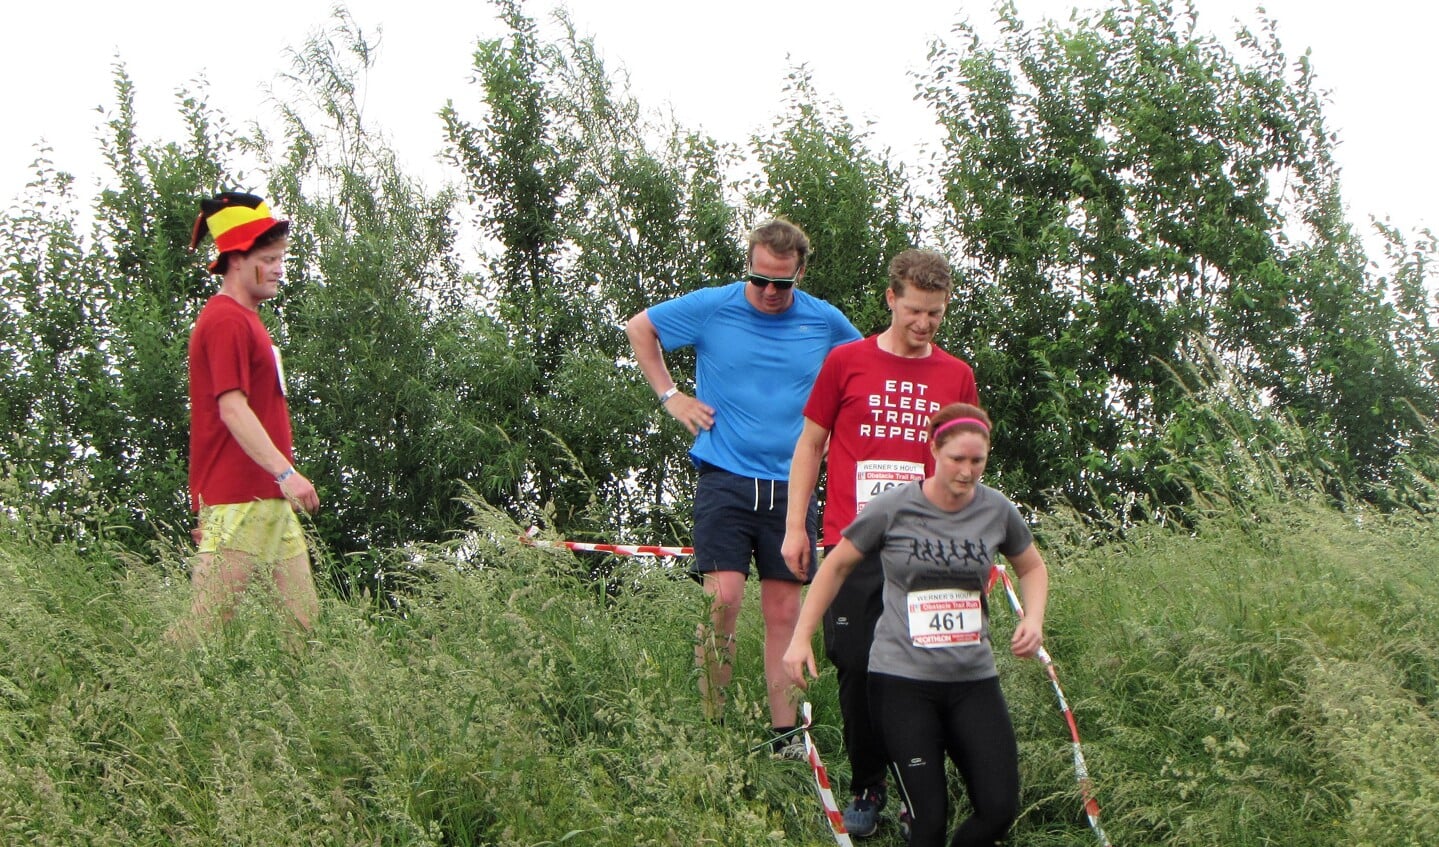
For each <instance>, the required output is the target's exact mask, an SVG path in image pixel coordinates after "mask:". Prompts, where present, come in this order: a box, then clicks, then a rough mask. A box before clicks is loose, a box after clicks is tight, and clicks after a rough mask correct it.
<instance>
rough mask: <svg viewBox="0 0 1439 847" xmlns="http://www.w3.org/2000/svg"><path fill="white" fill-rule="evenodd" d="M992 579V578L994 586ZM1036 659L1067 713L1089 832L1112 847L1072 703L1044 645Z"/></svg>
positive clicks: (1020, 611) (1008, 585) (1015, 598)
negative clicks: (1101, 821)
mask: <svg viewBox="0 0 1439 847" xmlns="http://www.w3.org/2000/svg"><path fill="white" fill-rule="evenodd" d="M994 569H995V570H996V571H998V572H999V576H1000V579H1002V580H1003V581H1004V593H1005V594H1006V595H1008V597H1009V605H1010V606H1011V607H1012V608H1013V609H1014V614H1015V616H1016V617H1020V618H1023V617H1024V607H1023V606H1022V605H1020V602H1019V595H1018V594H1016V593H1015V592H1014V583H1013V582H1011V581H1010V579H1009V571H1008V570H1007V569H1006V568H1005V566H1004V565H1002V564H1000V563H998V562H995V564H994ZM992 581H993V576H992V575H991V582H992ZM1035 656H1036V657H1037V658H1038V659H1039V661H1040V662H1041V663H1042V664H1043V665H1044V672H1045V673H1046V674H1048V675H1049V682H1050V683H1051V684H1052V685H1053V686H1054V695H1055V696H1056V697H1058V698H1059V710H1060V711H1061V712H1063V713H1064V720H1065V722H1067V723H1068V724H1069V737H1070V739H1072V742H1073V743H1072V747H1073V749H1074V778H1075V780H1076V781H1077V782H1078V783H1079V793H1080V795H1081V796H1082V797H1083V798H1084V813H1085V815H1086V816H1087V817H1088V818H1089V828H1090V829H1092V830H1094V834H1095V836H1096V837H1098V838H1099V843H1100V844H1101V845H1103V847H1112V845H1111V844H1110V843H1109V837H1108V836H1106V835H1105V834H1104V827H1102V826H1100V825H1099V801H1097V800H1095V799H1094V783H1093V782H1091V781H1090V779H1089V768H1088V767H1086V766H1085V764H1084V751H1083V750H1081V749H1080V747H1079V725H1078V724H1077V723H1075V720H1074V712H1073V711H1072V710H1071V709H1070V708H1069V701H1068V700H1066V699H1065V698H1064V689H1062V688H1060V687H1059V675H1058V674H1056V673H1055V672H1054V662H1053V660H1051V659H1050V658H1049V653H1048V652H1046V651H1045V649H1044V647H1043V645H1041V646H1040V648H1039V650H1038V652H1036V653H1035Z"/></svg>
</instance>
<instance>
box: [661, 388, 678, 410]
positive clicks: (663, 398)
mask: <svg viewBox="0 0 1439 847" xmlns="http://www.w3.org/2000/svg"><path fill="white" fill-rule="evenodd" d="M678 393H680V387H679V386H678V385H671V386H670V387H669V390H668V391H666V392H665V393H663V394H661V395H660V405H661V406H663V405H664V404H666V403H668V402H669V401H670V398H671V397H673V396H675V395H676V394H678Z"/></svg>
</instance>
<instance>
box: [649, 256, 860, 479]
mask: <svg viewBox="0 0 1439 847" xmlns="http://www.w3.org/2000/svg"><path fill="white" fill-rule="evenodd" d="M746 285H749V283H748V282H743V281H741V282H733V283H730V284H729V285H721V286H716V287H714V288H702V289H700V290H699V291H692V292H690V293H689V294H685V295H683V296H681V297H676V298H675V299H673V300H666V301H665V302H663V303H657V304H655V305H653V306H651V307H649V309H648V310H647V313H648V315H649V318H650V323H652V324H654V327H655V331H656V332H658V333H659V337H660V345H661V346H662V347H663V348H664V349H665V350H675V349H678V348H680V347H694V348H695V358H696V360H697V365H696V369H697V373H696V374H695V396H696V397H698V398H699V399H700V400H702V401H704V402H705V403H707V404H709V405H710V406H711V407H712V408H713V409H714V410H715V423H714V426H713V427H712V428H710V429H708V430H700V434H699V436H698V437H697V438H696V439H695V443H694V446H693V447H691V448H690V455H691V456H692V457H694V458H695V459H696V460H698V461H705V462H709V463H710V464H712V465H715V466H716V467H720V468H723V469H724V470H727V471H729V472H730V473H734V474H739V475H740V476H747V477H752V478H754V479H770V480H787V479H789V462H790V458H791V457H793V456H794V445H795V442H796V441H798V440H799V433H800V430H801V429H802V428H803V427H804V415H803V411H804V403H805V399H806V398H808V397H809V390H810V387H811V386H813V385H814V380H815V377H816V376H818V375H819V369H820V366H821V365H823V364H824V357H825V356H826V355H828V354H829V351H830V350H831V349H833V348H835V347H838V346H839V345H841V344H845V343H847V342H850V341H855V340H857V339H859V338H860V334H859V331H858V330H856V329H855V328H854V326H853V325H852V324H850V322H849V320H848V319H847V318H846V317H845V316H844V314H843V313H841V312H840V310H839V309H836V308H835V307H834V306H831V305H830V304H828V303H826V302H824V301H823V300H821V299H819V298H818V297H811V296H810V295H808V294H806V293H805V292H803V291H800V290H799V289H795V292H794V302H793V303H791V304H790V307H789V308H788V309H785V310H784V311H783V312H781V313H780V314H778V315H770V314H766V313H765V312H761V311H759V310H758V309H756V308H755V307H754V306H752V305H750V303H749V301H748V300H746V299H745V296H744V293H745V292H744V289H745V286H746Z"/></svg>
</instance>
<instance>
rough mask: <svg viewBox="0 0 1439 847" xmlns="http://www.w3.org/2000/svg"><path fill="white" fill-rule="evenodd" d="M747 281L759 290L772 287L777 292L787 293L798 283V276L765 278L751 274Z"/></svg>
mask: <svg viewBox="0 0 1439 847" xmlns="http://www.w3.org/2000/svg"><path fill="white" fill-rule="evenodd" d="M748 279H749V284H750V285H757V286H759V287H760V288H764V287H766V286H770V285H773V286H774V287H775V288H776V289H777V290H779V291H788V290H790V289H791V288H794V284H795V283H796V282H799V275H798V274H796V275H794V276H765V275H764V274H757V273H751V274H750V275H749V277H748Z"/></svg>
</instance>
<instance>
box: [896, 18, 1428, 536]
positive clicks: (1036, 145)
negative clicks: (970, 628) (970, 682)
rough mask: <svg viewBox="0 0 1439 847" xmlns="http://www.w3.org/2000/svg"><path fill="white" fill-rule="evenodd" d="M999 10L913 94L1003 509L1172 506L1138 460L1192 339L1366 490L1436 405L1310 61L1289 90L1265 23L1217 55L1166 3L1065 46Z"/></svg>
mask: <svg viewBox="0 0 1439 847" xmlns="http://www.w3.org/2000/svg"><path fill="white" fill-rule="evenodd" d="M997 14H998V18H999V23H1000V35H999V36H998V39H997V42H996V43H994V44H985V43H984V42H983V41H982V40H981V39H980V37H979V36H978V34H977V33H976V31H975V30H974V29H973V28H972V27H969V26H967V25H964V26H961V27H960V28H959V30H958V31H959V32H960V34H961V38H962V39H963V40H964V43H963V44H962V46H960V47H958V48H955V47H950V46H947V45H944V44H938V45H936V47H935V50H934V51H933V58H932V61H931V65H930V68H929V71H928V73H927V75H926V77H925V82H924V86H923V91H924V94H923V96H924V98H925V99H926V100H927V101H928V102H929V103H930V105H931V106H932V107H933V108H934V110H935V113H936V115H937V117H938V119H939V120H940V122H941V125H942V126H943V127H944V129H945V131H946V142H945V155H944V159H943V162H942V165H941V173H940V178H941V180H942V193H943V197H944V199H945V205H946V225H948V226H952V227H953V228H954V231H955V234H956V236H957V238H958V239H959V241H960V242H961V243H963V244H964V245H965V246H966V249H967V252H968V253H969V257H970V261H971V262H972V267H971V269H970V270H971V273H972V276H973V278H974V279H975V281H976V282H977V283H979V285H980V286H981V294H980V295H979V296H977V297H976V302H975V305H976V308H974V309H972V310H965V313H964V314H963V315H961V316H960V318H961V319H960V320H959V321H955V322H953V325H952V327H951V330H952V331H954V330H958V331H960V332H962V333H963V337H972V338H974V339H976V341H977V343H979V344H982V345H983V346H981V347H980V349H979V350H977V351H976V353H975V360H976V365H977V371H978V372H979V374H980V378H981V392H982V393H983V394H984V396H985V397H986V401H987V403H988V404H989V405H990V406H991V409H992V410H993V411H994V412H995V413H996V415H997V418H998V420H1000V421H1001V426H1003V427H1004V428H1005V429H1006V430H1007V435H1006V436H1005V437H1002V438H1001V439H1000V440H999V443H998V447H997V451H996V465H997V466H998V467H1000V468H1002V469H1003V483H1004V485H1005V486H1006V488H1007V490H1009V491H1010V492H1011V493H1013V494H1015V495H1017V496H1019V497H1020V498H1021V499H1025V500H1030V501H1035V502H1039V501H1044V500H1047V499H1049V498H1051V497H1053V496H1060V497H1064V498H1068V499H1071V500H1073V501H1075V502H1083V503H1093V504H1095V505H1094V508H1097V509H1100V510H1110V509H1122V508H1128V507H1130V506H1133V505H1135V504H1138V503H1140V502H1142V501H1143V499H1144V498H1146V497H1147V496H1148V495H1149V494H1151V493H1153V492H1158V493H1159V494H1160V495H1161V497H1168V496H1170V495H1172V494H1173V492H1172V490H1168V489H1166V488H1165V487H1164V485H1163V479H1162V475H1156V474H1155V473H1153V472H1152V471H1153V469H1154V468H1157V467H1158V466H1159V465H1160V464H1162V461H1161V459H1162V457H1161V455H1160V454H1159V453H1157V452H1156V447H1157V445H1158V438H1159V436H1160V435H1161V434H1162V432H1163V430H1164V428H1165V427H1166V426H1168V425H1170V423H1171V421H1172V418H1173V415H1174V414H1175V413H1176V410H1178V409H1179V408H1180V407H1181V406H1182V405H1183V404H1184V402H1185V401H1184V398H1185V390H1184V384H1185V381H1186V380H1187V378H1188V376H1187V373H1188V372H1187V371H1186V370H1185V363H1186V362H1195V361H1200V360H1202V359H1203V358H1204V355H1205V354H1204V353H1203V349H1204V346H1205V344H1204V342H1206V341H1208V342H1212V344H1213V349H1214V351H1215V353H1216V354H1217V355H1218V356H1219V357H1220V359H1221V361H1223V362H1225V363H1227V364H1228V365H1229V366H1230V367H1232V368H1233V369H1234V370H1235V372H1236V373H1238V374H1240V375H1241V376H1242V377H1243V378H1244V379H1245V380H1247V381H1248V382H1249V383H1251V384H1253V385H1254V386H1256V387H1257V388H1258V389H1259V390H1260V391H1261V394H1262V395H1264V396H1266V397H1268V398H1269V399H1270V400H1271V401H1272V402H1275V403H1276V404H1278V405H1279V406H1280V407H1281V408H1283V409H1285V410H1287V411H1288V412H1289V413H1291V414H1293V415H1295V417H1296V418H1297V419H1299V420H1305V421H1306V422H1307V423H1308V425H1310V426H1311V427H1312V428H1313V434H1314V435H1316V436H1317V437H1318V439H1319V441H1320V443H1322V444H1323V445H1325V449H1326V451H1327V452H1326V456H1327V459H1328V460H1329V461H1330V462H1332V463H1333V467H1335V468H1336V474H1337V475H1338V476H1339V477H1340V478H1354V479H1356V480H1358V481H1359V484H1360V485H1359V487H1360V488H1361V489H1363V488H1364V487H1365V486H1366V485H1368V486H1372V485H1374V484H1375V483H1377V481H1378V480H1379V479H1380V478H1382V477H1383V475H1384V473H1385V472H1386V469H1387V468H1388V467H1390V466H1391V465H1392V462H1393V459H1394V456H1395V451H1396V449H1397V448H1398V447H1399V445H1401V444H1402V443H1404V441H1405V439H1406V433H1409V434H1412V433H1413V432H1415V431H1416V428H1418V427H1421V426H1422V424H1421V423H1420V422H1418V421H1416V420H1415V419H1414V416H1413V415H1412V413H1410V412H1407V411H1405V410H1404V406H1405V403H1406V402H1420V403H1421V405H1422V404H1425V403H1430V402H1431V401H1432V397H1433V395H1432V393H1429V394H1426V393H1425V390H1424V388H1423V386H1422V384H1421V383H1420V382H1419V381H1417V380H1416V378H1415V377H1416V375H1415V374H1414V373H1413V372H1411V371H1410V370H1408V369H1407V367H1406V366H1405V365H1404V364H1403V363H1402V362H1401V360H1400V358H1399V357H1398V356H1397V355H1396V353H1395V348H1394V346H1393V339H1394V337H1395V335H1396V333H1400V332H1401V330H1402V327H1403V321H1402V320H1399V319H1398V318H1399V316H1398V315H1397V314H1396V313H1395V312H1394V311H1393V310H1392V309H1390V308H1389V307H1388V306H1387V305H1386V303H1385V296H1384V292H1383V286H1382V285H1380V284H1379V283H1378V282H1377V281H1376V280H1374V279H1372V278H1370V277H1369V276H1368V275H1367V274H1366V271H1365V265H1364V259H1363V254H1362V251H1360V249H1359V247H1358V244H1357V241H1356V239H1355V238H1354V236H1353V234H1352V231H1351V230H1350V228H1349V227H1348V225H1347V223H1346V222H1345V221H1344V219H1343V217H1342V215H1341V214H1340V211H1339V209H1340V207H1339V205H1338V197H1339V194H1338V176H1337V173H1336V172H1335V169H1334V167H1333V163H1332V160H1331V158H1330V147H1331V145H1332V143H1333V141H1332V137H1331V136H1330V134H1329V133H1328V132H1327V131H1326V130H1325V128H1324V124H1323V115H1322V109H1321V105H1322V101H1321V96H1320V93H1319V92H1318V91H1317V90H1316V89H1315V87H1314V80H1313V76H1312V73H1311V71H1310V68H1309V66H1308V63H1307V61H1301V62H1300V63H1299V64H1298V66H1297V70H1295V71H1291V67H1290V63H1289V61H1288V59H1287V58H1286V57H1285V55H1284V53H1283V51H1282V50H1281V49H1280V46H1279V44H1278V40H1277V38H1276V37H1275V36H1274V33H1273V28H1272V25H1270V26H1269V27H1268V28H1267V29H1266V30H1265V31H1264V32H1263V33H1262V34H1261V35H1255V34H1253V33H1251V32H1249V31H1248V30H1241V31H1240V32H1239V34H1238V45H1239V46H1238V50H1237V52H1236V51H1235V50H1231V49H1230V48H1228V47H1226V46H1224V45H1223V44H1221V43H1220V42H1219V41H1218V40H1217V39H1215V38H1213V37H1210V36H1205V35H1201V34H1199V33H1198V31H1197V22H1196V18H1195V12H1194V9H1193V7H1192V6H1189V5H1182V6H1176V4H1174V3H1171V2H1155V1H1152V0H1125V2H1121V3H1118V4H1116V5H1115V6H1113V7H1112V8H1109V9H1107V10H1104V11H1101V12H1098V13H1095V14H1094V15H1092V16H1089V17H1084V18H1079V19H1076V20H1075V21H1074V22H1073V23H1072V24H1071V26H1070V27H1068V28H1065V27H1061V26H1059V25H1056V24H1054V23H1046V24H1044V25H1042V26H1040V27H1038V28H1036V29H1030V28H1026V27H1025V25H1024V24H1023V22H1022V21H1020V20H1019V18H1018V15H1017V12H1016V11H1015V8H1014V6H1013V5H1012V4H1002V5H1001V6H1000V7H999V8H998V11H997ZM1176 372H1178V373H1179V374H1180V376H1181V378H1180V379H1174V378H1172V374H1174V373H1176ZM1381 397H1382V398H1388V399H1382V400H1381ZM1426 407H1428V408H1432V406H1426ZM1360 409H1363V412H1362V413H1361V412H1360Z"/></svg>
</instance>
